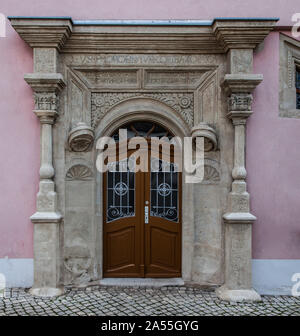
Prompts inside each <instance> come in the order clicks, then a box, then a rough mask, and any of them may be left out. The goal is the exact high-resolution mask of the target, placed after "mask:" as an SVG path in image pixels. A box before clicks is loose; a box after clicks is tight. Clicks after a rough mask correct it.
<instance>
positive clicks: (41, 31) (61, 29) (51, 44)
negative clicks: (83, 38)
mask: <svg viewBox="0 0 300 336" xmlns="http://www.w3.org/2000/svg"><path fill="white" fill-rule="evenodd" d="M9 20H10V22H11V25H12V26H13V27H14V29H15V30H16V31H17V33H18V34H19V35H20V36H21V38H22V39H23V40H24V41H25V42H26V43H28V44H29V45H30V47H32V48H56V49H58V50H61V49H62V47H63V46H64V44H65V42H66V41H67V40H68V38H69V37H70V36H71V34H72V30H73V23H72V19H71V18H38V17H37V18H34V17H33V18H26V17H23V18H22V17H20V18H18V17H12V18H9Z"/></svg>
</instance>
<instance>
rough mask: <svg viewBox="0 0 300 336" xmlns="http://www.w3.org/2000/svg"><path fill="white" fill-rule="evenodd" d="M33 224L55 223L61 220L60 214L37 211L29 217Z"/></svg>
mask: <svg viewBox="0 0 300 336" xmlns="http://www.w3.org/2000/svg"><path fill="white" fill-rule="evenodd" d="M30 219H31V221H32V223H34V224H40V223H44V224H57V223H59V222H60V221H61V220H62V215H61V214H60V213H59V212H42V211H40V212H39V211H38V212H36V213H35V214H33V215H32V216H31V217H30Z"/></svg>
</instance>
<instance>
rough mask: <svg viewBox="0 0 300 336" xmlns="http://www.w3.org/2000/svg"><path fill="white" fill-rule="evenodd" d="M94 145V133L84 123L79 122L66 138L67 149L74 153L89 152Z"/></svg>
mask: <svg viewBox="0 0 300 336" xmlns="http://www.w3.org/2000/svg"><path fill="white" fill-rule="evenodd" d="M93 143H94V131H93V130H92V128H91V127H89V126H87V125H86V124H85V123H84V122H79V123H78V124H77V126H76V127H74V128H73V129H72V130H71V131H70V133H69V137H68V145H69V149H70V150H71V151H74V152H86V151H89V150H90V149H91V148H92V146H93Z"/></svg>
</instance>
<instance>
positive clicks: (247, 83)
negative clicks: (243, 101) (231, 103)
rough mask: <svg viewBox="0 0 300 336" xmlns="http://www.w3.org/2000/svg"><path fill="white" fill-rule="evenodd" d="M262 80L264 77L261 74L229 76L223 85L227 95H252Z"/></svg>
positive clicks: (225, 78) (226, 76)
mask: <svg viewBox="0 0 300 336" xmlns="http://www.w3.org/2000/svg"><path fill="white" fill-rule="evenodd" d="M262 80H263V75H260V74H227V75H225V77H224V81H223V84H222V85H223V87H224V89H225V92H226V94H227V95H230V94H232V93H252V92H253V90H254V89H255V88H256V86H257V85H258V84H259V83H260V82H261V81H262Z"/></svg>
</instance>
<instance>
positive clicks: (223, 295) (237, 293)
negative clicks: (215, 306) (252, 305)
mask: <svg viewBox="0 0 300 336" xmlns="http://www.w3.org/2000/svg"><path fill="white" fill-rule="evenodd" d="M216 295H217V297H218V298H219V299H221V300H225V301H231V302H243V301H244V302H245V301H261V297H260V295H259V294H258V293H257V292H256V291H255V290H254V289H228V288H227V287H226V286H225V285H223V286H221V287H219V288H217V289H216Z"/></svg>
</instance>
